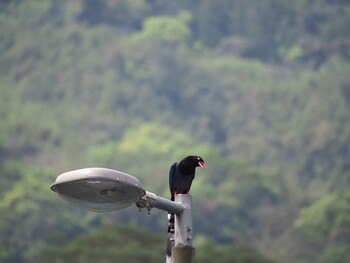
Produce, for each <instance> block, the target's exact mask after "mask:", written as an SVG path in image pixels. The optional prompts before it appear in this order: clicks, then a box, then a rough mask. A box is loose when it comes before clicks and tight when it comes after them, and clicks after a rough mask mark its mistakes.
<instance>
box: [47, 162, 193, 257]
mask: <svg viewBox="0 0 350 263" xmlns="http://www.w3.org/2000/svg"><path fill="white" fill-rule="evenodd" d="M51 189H52V190H53V191H54V192H56V193H57V194H58V195H59V196H60V197H61V198H63V199H64V200H65V201H67V202H69V203H73V204H75V205H77V206H79V207H81V208H83V209H87V210H90V211H96V212H109V211H115V210H121V209H124V208H126V207H128V206H130V205H132V204H136V205H137V207H138V208H139V209H140V210H141V209H142V208H147V210H148V212H149V211H150V210H151V209H152V208H158V209H161V210H164V211H167V212H169V213H172V214H175V236H174V243H175V247H174V248H173V253H172V256H173V258H172V259H171V258H167V262H173V263H190V262H193V255H194V248H193V247H192V229H193V220H192V197H191V195H189V194H186V195H178V196H176V198H175V202H173V201H171V200H168V199H165V198H162V197H159V196H157V195H156V194H154V193H152V192H148V191H145V190H144V189H143V188H142V187H141V183H140V181H139V180H138V179H137V178H135V177H134V176H131V175H129V174H126V173H123V172H120V171H116V170H112V169H107V168H86V169H79V170H74V171H69V172H66V173H63V174H61V175H59V176H58V177H57V178H56V181H55V182H54V183H53V184H52V185H51Z"/></svg>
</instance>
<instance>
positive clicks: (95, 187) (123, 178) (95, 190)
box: [51, 168, 146, 212]
mask: <svg viewBox="0 0 350 263" xmlns="http://www.w3.org/2000/svg"><path fill="white" fill-rule="evenodd" d="M51 189H52V190H53V191H54V192H56V193H57V194H58V195H59V196H60V197H61V198H63V199H64V200H65V201H67V202H69V203H73V204H75V205H78V206H80V207H82V208H84V209H87V210H92V211H97V212H108V211H113V210H120V209H123V208H126V207H128V206H130V205H132V204H133V203H135V202H136V201H137V200H139V199H140V198H141V197H142V196H144V195H145V193H146V191H145V190H144V189H143V188H142V187H141V186H140V181H139V180H138V179H137V178H135V177H133V176H131V175H128V174H126V173H123V172H119V171H116V170H112V169H107V168H86V169H79V170H74V171H70V172H66V173H63V174H61V175H59V176H58V177H57V178H56V181H55V183H53V184H52V185H51Z"/></svg>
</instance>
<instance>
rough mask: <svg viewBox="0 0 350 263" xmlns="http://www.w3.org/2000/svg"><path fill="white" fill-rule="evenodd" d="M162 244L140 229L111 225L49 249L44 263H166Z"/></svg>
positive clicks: (45, 253) (159, 240)
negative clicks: (64, 244)
mask: <svg viewBox="0 0 350 263" xmlns="http://www.w3.org/2000/svg"><path fill="white" fill-rule="evenodd" d="M162 241H163V240H162V238H161V237H159V236H156V235H154V234H151V233H148V232H146V231H144V230H142V229H140V228H135V227H131V226H127V225H124V226H120V225H107V226H104V227H102V228H100V229H98V230H97V231H95V232H92V233H90V234H88V235H83V236H80V237H78V238H77V239H75V240H74V241H72V242H70V243H68V244H67V245H66V246H64V247H57V248H56V247H53V248H50V249H47V250H46V251H44V253H43V255H42V257H41V260H40V262H43V263H44V262H57V263H58V262H84V263H85V262H86V263H88V262H104V263H108V262H126V263H134V262H135V263H136V262H146V263H147V262H149V263H155V262H162V261H163V260H162V259H163V258H164V257H165V256H164V251H165V242H162ZM160 243H163V244H164V246H160V245H159V244H160Z"/></svg>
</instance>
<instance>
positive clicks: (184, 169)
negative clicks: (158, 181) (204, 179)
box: [169, 155, 205, 201]
mask: <svg viewBox="0 0 350 263" xmlns="http://www.w3.org/2000/svg"><path fill="white" fill-rule="evenodd" d="M204 166H205V162H204V161H203V159H202V158H201V157H199V156H194V155H190V156H187V157H185V158H184V159H182V160H181V161H179V162H178V163H173V165H172V166H171V167H170V171H169V187H170V194H171V200H172V201H174V200H175V196H176V195H177V194H187V193H188V192H189V191H190V189H191V185H192V181H193V179H194V176H195V173H196V167H204Z"/></svg>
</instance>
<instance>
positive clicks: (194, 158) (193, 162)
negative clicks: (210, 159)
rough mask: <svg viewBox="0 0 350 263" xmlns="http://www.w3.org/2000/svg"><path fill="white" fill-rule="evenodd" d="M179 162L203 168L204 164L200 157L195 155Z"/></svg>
mask: <svg viewBox="0 0 350 263" xmlns="http://www.w3.org/2000/svg"><path fill="white" fill-rule="evenodd" d="M181 162H183V163H186V164H187V165H190V166H192V167H205V162H204V160H203V159H202V157H199V156H196V155H189V156H187V157H185V158H184V159H182V160H181Z"/></svg>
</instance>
